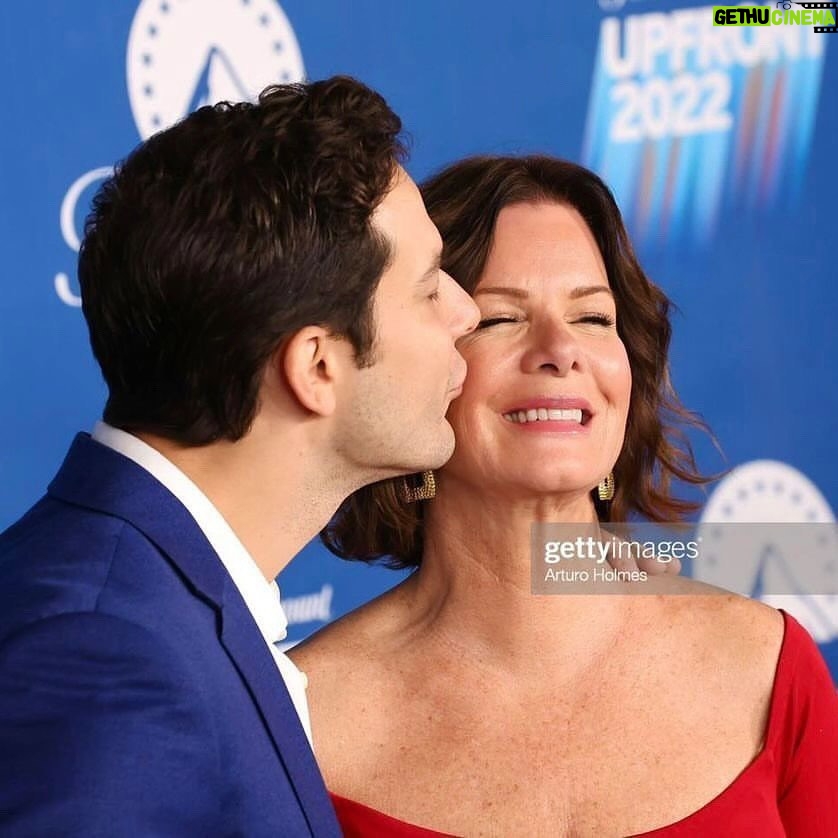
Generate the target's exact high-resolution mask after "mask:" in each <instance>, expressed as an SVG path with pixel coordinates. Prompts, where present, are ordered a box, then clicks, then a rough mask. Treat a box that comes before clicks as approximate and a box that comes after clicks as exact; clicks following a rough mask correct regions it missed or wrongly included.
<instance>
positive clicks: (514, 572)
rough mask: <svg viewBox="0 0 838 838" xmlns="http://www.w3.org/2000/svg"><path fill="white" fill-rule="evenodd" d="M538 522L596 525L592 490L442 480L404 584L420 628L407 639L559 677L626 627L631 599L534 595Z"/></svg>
mask: <svg viewBox="0 0 838 838" xmlns="http://www.w3.org/2000/svg"><path fill="white" fill-rule="evenodd" d="M454 510H456V514H453V511H454ZM534 522H562V523H595V522H596V514H595V511H594V506H593V502H592V501H591V499H590V497H589V496H588V495H587V494H584V495H576V496H573V497H571V496H565V497H560V496H555V497H550V498H546V497H544V496H543V495H539V496H534V497H531V498H527V497H524V496H519V497H512V496H511V495H509V494H504V495H501V494H497V495H493V494H492V493H491V492H486V491H485V490H482V491H481V492H480V493H476V492H474V491H473V490H469V488H468V487H465V486H462V485H460V484H457V483H455V482H451V481H448V482H446V483H444V484H443V486H441V490H440V492H439V495H438V496H437V498H436V499H435V500H434V501H433V502H432V503H431V504H430V505H429V508H428V510H427V512H426V517H425V548H424V554H423V560H422V565H421V567H420V569H419V570H418V571H417V572H416V573H415V574H414V575H413V577H411V579H410V580H409V582H408V583H407V585H406V588H407V591H406V592H409V594H410V603H411V605H410V615H411V623H412V626H413V627H415V628H416V629H417V634H416V635H414V633H413V632H412V631H408V633H407V634H408V636H427V637H431V638H436V639H438V640H440V641H442V642H443V643H444V644H447V645H451V646H455V647H458V648H459V649H460V651H461V652H462V653H463V654H464V655H468V656H470V657H471V658H474V657H475V656H476V657H479V658H480V659H481V660H483V661H484V662H486V663H490V664H492V665H496V666H499V667H501V668H504V669H506V670H514V669H515V667H517V666H519V665H520V666H526V667H527V668H529V669H531V668H532V667H533V666H536V667H538V666H540V665H544V666H545V667H549V669H550V671H552V672H553V673H555V671H556V669H555V668H556V666H557V662H558V663H559V664H561V662H562V659H563V658H564V657H566V656H567V655H568V651H567V650H569V649H572V650H573V653H572V654H573V656H574V657H577V658H582V657H584V656H585V653H586V651H587V652H588V653H591V654H596V651H597V650H598V649H599V648H600V647H601V646H602V645H603V644H604V643H607V642H608V639H609V637H611V636H612V634H613V633H614V632H615V631H617V630H619V627H620V626H621V625H622V622H623V620H624V618H625V612H626V605H627V603H626V602H625V600H626V599H627V598H626V597H622V596H609V595H605V594H600V595H587V596H581V595H571V594H554V595H535V594H533V593H532V556H531V547H530V544H531V527H532V524H533V523H534ZM568 664H569V665H571V667H572V662H571V661H568Z"/></svg>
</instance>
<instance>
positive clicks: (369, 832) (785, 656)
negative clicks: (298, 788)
mask: <svg viewBox="0 0 838 838" xmlns="http://www.w3.org/2000/svg"><path fill="white" fill-rule="evenodd" d="M783 618H784V621H785V633H784V636H783V645H782V648H781V649H780V657H779V660H778V662H777V672H776V675H775V677H774V688H773V692H772V697H771V710H770V712H769V716H768V725H767V727H766V735H765V745H764V747H763V749H762V750H761V751H760V752H759V754H758V755H757V756H756V757H755V758H754V760H753V762H751V764H750V765H749V766H748V767H747V768H746V769H745V770H744V771H743V772H742V773H741V774H740V775H739V776H738V777H737V778H736V779H735V780H734V781H733V782H732V783H731V784H730V785H729V786H728V787H727V788H726V789H725V790H724V791H723V792H721V793H720V794H719V795H718V796H716V797H714V798H713V799H712V800H711V801H710V802H709V803H707V804H705V805H704V806H702V807H701V809H699V810H698V811H696V812H693V813H692V814H691V815H688V816H687V817H686V818H683V819H681V820H680V821H677V822H676V823H672V824H669V825H668V826H662V827H660V828H658V829H653V830H652V831H651V832H644V833H642V838H707V836H708V835H725V836H726V835H730V836H746V835H747V836H750V835H758V836H760V838H775V836H776V838H783V836H789V838H838V693H837V692H836V691H835V686H834V685H833V683H832V678H831V677H830V675H829V670H828V669H827V667H826V663H825V662H824V659H823V657H822V656H821V654H820V651H819V650H818V647H817V646H816V645H815V643H814V642H813V640H812V638H811V637H809V635H808V633H807V632H806V630H805V629H804V628H803V627H802V626H801V625H800V624H799V623H798V622H797V620H795V619H794V617H791V616H790V615H789V614H786V612H785V611H784V612H783ZM332 802H333V803H334V804H335V810H336V811H337V815H338V820H339V821H340V824H341V826H342V828H343V830H344V835H345V836H346V838H370V837H371V836H375V838H434V836H436V838H439V836H448V835H449V834H448V833H445V832H436V831H434V830H432V829H426V828H423V827H421V826H414V825H413V824H409V823H405V822H404V821H400V820H397V819H396V818H392V817H390V816H389V815H385V814H384V813H383V812H379V811H377V810H376V809H371V808H370V807H368V806H364V805H363V804H361V803H357V802H355V801H354V800H347V799H346V798H344V797H340V796H338V795H336V794H333V795H332ZM449 838H450V836H449ZM637 838H641V836H637Z"/></svg>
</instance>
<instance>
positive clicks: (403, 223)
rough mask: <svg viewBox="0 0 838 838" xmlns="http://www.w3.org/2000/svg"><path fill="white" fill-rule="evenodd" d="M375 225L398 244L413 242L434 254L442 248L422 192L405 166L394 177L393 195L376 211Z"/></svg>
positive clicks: (373, 218) (385, 199)
mask: <svg viewBox="0 0 838 838" xmlns="http://www.w3.org/2000/svg"><path fill="white" fill-rule="evenodd" d="M372 221H373V224H374V225H375V226H376V227H377V228H378V229H379V230H380V231H381V232H383V233H384V234H385V235H387V237H388V238H389V239H391V240H392V241H394V242H397V243H404V242H406V241H409V242H410V243H412V244H415V245H416V246H417V247H419V248H425V249H430V250H432V251H438V250H439V248H440V238H439V233H438V232H437V229H436V227H435V226H434V224H433V222H432V221H431V219H430V218H429V217H428V213H427V211H426V210H425V204H424V202H423V201H422V195H421V193H420V192H419V188H418V187H417V186H416V183H415V182H414V181H413V178H411V177H410V175H409V174H408V173H407V172H406V171H405V170H404V169H403V168H402V167H401V166H399V167H398V169H397V171H396V173H395V175H394V176H393V184H392V186H391V188H390V191H389V192H388V193H387V194H386V195H385V196H384V199H383V200H382V201H381V203H380V204H379V205H378V206H377V207H376V209H375V212H374V213H373V216H372Z"/></svg>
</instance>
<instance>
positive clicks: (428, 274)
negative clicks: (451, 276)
mask: <svg viewBox="0 0 838 838" xmlns="http://www.w3.org/2000/svg"><path fill="white" fill-rule="evenodd" d="M441 259H442V254H441V253H437V255H436V256H435V257H434V259H433V261H432V262H431V266H430V267H429V268H428V270H426V271H425V273H423V274H422V276H421V277H420V278H419V284H420V285H421V284H422V283H423V282H428V281H430V280H432V279H436V275H437V274H438V273H439V267H440V260H441Z"/></svg>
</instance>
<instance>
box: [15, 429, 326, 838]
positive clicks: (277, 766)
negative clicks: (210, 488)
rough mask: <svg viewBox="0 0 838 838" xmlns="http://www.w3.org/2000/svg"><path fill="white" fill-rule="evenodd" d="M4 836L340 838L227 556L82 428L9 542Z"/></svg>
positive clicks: (148, 480)
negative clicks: (226, 565)
mask: <svg viewBox="0 0 838 838" xmlns="http://www.w3.org/2000/svg"><path fill="white" fill-rule="evenodd" d="M0 835H3V836H5V838H10V836H38V838H42V836H49V835H62V836H76V835H78V836H105V835H107V836H117V835H119V836H121V835H125V836H129V835H130V836H132V837H133V836H190V837H191V836H195V837H196V838H197V836H215V835H218V836H228V835H229V836H233V835H236V836H266V838H267V836H270V838H279V836H311V835H314V836H339V835H340V828H339V827H338V825H337V821H336V819H335V814H334V810H333V808H332V806H331V803H330V801H329V798H328V795H327V792H326V789H325V787H324V785H323V780H322V778H321V776H320V773H319V771H318V769H317V766H316V764H315V761H314V757H313V755H312V752H311V749H310V747H309V744H308V740H307V739H306V736H305V733H304V731H303V728H302V726H301V724H300V721H299V719H298V717H297V714H296V712H295V710H294V706H293V704H292V703H291V699H290V697H289V695H288V692H287V690H286V688H285V684H284V682H283V681H282V678H281V677H280V675H279V673H278V671H277V667H276V663H275V661H274V659H273V657H272V656H271V654H270V651H269V650H268V648H267V646H266V644H265V641H264V640H263V638H262V635H261V634H260V632H259V629H258V628H257V626H256V623H255V622H254V620H253V618H252V617H251V615H250V613H249V612H248V610H247V607H246V606H245V604H244V601H243V600H242V598H241V596H240V594H239V592H238V590H237V589H236V587H235V585H234V584H233V582H232V580H231V579H230V577H229V575H228V574H227V571H226V570H225V569H224V566H223V565H222V564H221V561H220V560H219V559H218V557H217V555H216V554H215V552H214V551H213V550H212V548H211V547H210V545H209V543H208V542H207V540H206V538H205V537H204V535H203V533H202V532H201V530H200V529H199V528H198V526H197V524H196V523H195V521H194V520H193V518H192V517H191V516H190V515H189V513H188V512H187V511H186V509H185V508H184V507H183V505H182V504H181V503H180V502H179V501H178V500H177V499H176V498H175V497H174V496H173V495H172V494H171V493H170V492H169V491H168V490H167V489H165V488H164V487H163V486H162V485H161V484H160V483H159V482H157V480H155V479H154V478H153V477H152V476H151V475H150V474H148V473H147V472H146V471H145V470H144V469H142V468H140V467H139V466H137V465H136V464H135V463H133V462H131V461H130V460H128V459H127V458H125V457H123V456H122V455H120V454H118V453H116V452H114V451H112V450H110V449H109V448H107V447H105V446H102V445H100V444H99V443H97V442H95V441H93V440H92V439H90V437H88V436H87V435H84V434H79V436H77V437H76V439H75V441H74V442H73V445H72V447H71V449H70V452H69V454H68V455H67V458H66V460H65V462H64V464H63V466H62V467H61V470H60V471H59V473H58V475H57V476H56V478H55V480H54V481H53V482H52V484H51V485H50V486H49V489H48V493H47V495H46V496H45V497H44V498H43V499H41V500H40V501H39V502H38V503H37V504H36V505H35V506H34V507H33V508H32V509H31V510H30V511H29V512H28V513H27V514H26V515H25V516H24V517H23V518H22V519H21V520H20V521H18V522H17V523H16V524H14V525H13V526H12V527H11V528H10V529H8V530H7V531H6V532H5V533H3V534H2V535H0Z"/></svg>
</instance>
